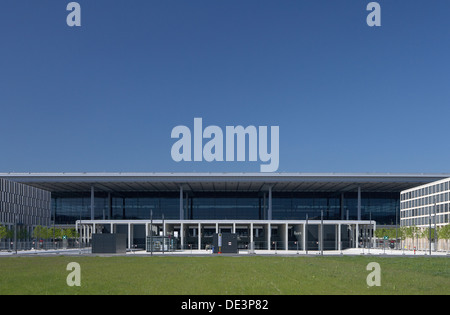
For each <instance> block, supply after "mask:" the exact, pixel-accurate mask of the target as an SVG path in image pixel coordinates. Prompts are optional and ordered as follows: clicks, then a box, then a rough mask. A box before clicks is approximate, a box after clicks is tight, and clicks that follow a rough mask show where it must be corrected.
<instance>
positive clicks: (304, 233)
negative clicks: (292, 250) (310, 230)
mask: <svg viewBox="0 0 450 315" xmlns="http://www.w3.org/2000/svg"><path fill="white" fill-rule="evenodd" d="M302 243H303V250H306V222H305V223H303V239H302Z"/></svg>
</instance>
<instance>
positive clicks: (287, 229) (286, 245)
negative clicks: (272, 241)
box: [284, 223, 289, 250]
mask: <svg viewBox="0 0 450 315" xmlns="http://www.w3.org/2000/svg"><path fill="white" fill-rule="evenodd" d="M288 231H289V226H288V224H287V223H285V233H284V236H285V243H284V244H285V249H286V250H288V249H289V244H288V241H289V234H288Z"/></svg>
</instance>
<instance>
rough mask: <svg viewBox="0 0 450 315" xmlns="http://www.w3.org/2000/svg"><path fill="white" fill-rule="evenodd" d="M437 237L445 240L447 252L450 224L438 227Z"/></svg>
mask: <svg viewBox="0 0 450 315" xmlns="http://www.w3.org/2000/svg"><path fill="white" fill-rule="evenodd" d="M439 238H441V239H443V240H446V243H447V252H448V240H449V239H450V224H447V225H444V226H442V227H440V228H439Z"/></svg>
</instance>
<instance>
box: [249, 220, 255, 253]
mask: <svg viewBox="0 0 450 315" xmlns="http://www.w3.org/2000/svg"><path fill="white" fill-rule="evenodd" d="M249 249H251V250H253V249H254V247H253V223H250V244H249Z"/></svg>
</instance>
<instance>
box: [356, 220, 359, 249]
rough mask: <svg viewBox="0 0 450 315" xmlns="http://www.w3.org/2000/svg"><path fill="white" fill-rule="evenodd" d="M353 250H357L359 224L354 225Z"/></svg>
mask: <svg viewBox="0 0 450 315" xmlns="http://www.w3.org/2000/svg"><path fill="white" fill-rule="evenodd" d="M355 248H359V224H358V223H356V227H355Z"/></svg>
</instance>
